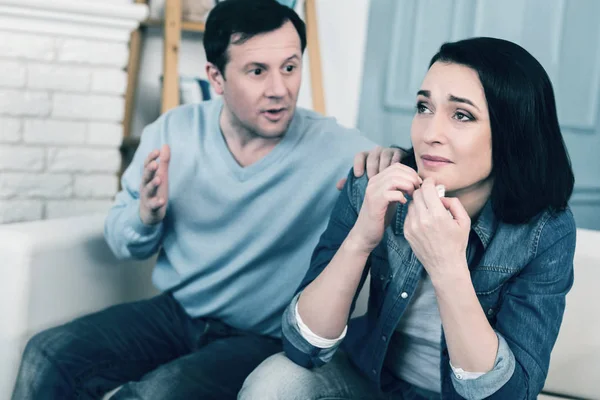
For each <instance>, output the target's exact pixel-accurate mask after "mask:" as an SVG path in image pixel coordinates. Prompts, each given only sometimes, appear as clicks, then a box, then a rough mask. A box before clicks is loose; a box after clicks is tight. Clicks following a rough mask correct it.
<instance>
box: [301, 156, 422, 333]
mask: <svg viewBox="0 0 600 400" xmlns="http://www.w3.org/2000/svg"><path fill="white" fill-rule="evenodd" d="M420 182H421V180H420V178H419V176H418V175H417V173H416V172H415V171H414V170H413V169H412V168H409V167H407V166H405V165H402V164H394V165H392V166H390V167H389V168H387V169H385V170H384V171H383V172H381V173H379V174H378V175H376V176H375V177H373V178H372V179H371V180H370V181H369V183H368V185H367V188H366V191H365V196H364V199H363V202H362V206H361V207H360V213H359V214H358V217H357V219H356V223H355V224H354V226H353V227H352V229H351V230H350V232H349V233H348V235H347V237H346V238H345V239H344V241H343V242H342V244H341V246H340V248H339V250H338V251H337V252H336V254H335V256H334V257H333V258H332V259H331V261H330V262H329V263H328V265H327V267H326V268H325V269H324V270H323V272H322V273H321V274H320V275H319V276H318V277H317V278H316V279H315V280H314V281H313V282H312V283H310V284H309V285H308V286H307V287H306V288H305V289H304V291H303V292H302V294H301V295H300V298H299V302H298V312H299V314H300V316H301V318H302V321H303V322H304V323H305V324H306V326H307V327H308V328H309V329H310V330H311V331H312V332H313V333H315V334H316V335H318V336H320V337H323V338H325V339H334V338H337V337H339V336H340V334H341V333H342V331H343V330H344V327H345V326H346V323H347V322H348V316H349V315H350V308H351V305H352V301H353V299H354V296H355V295H356V292H357V289H358V286H359V283H360V280H361V276H362V275H363V271H364V268H365V264H366V262H367V258H368V257H369V255H370V254H371V251H373V249H374V248H375V247H377V245H378V244H379V242H380V241H381V239H382V238H383V234H384V231H385V228H386V226H387V225H388V224H389V221H390V220H391V218H392V216H393V215H394V213H395V210H396V207H395V205H396V204H397V203H398V202H401V203H406V198H405V197H404V194H403V192H404V193H408V194H412V193H413V192H414V190H415V189H416V188H417V187H419V185H420Z"/></svg>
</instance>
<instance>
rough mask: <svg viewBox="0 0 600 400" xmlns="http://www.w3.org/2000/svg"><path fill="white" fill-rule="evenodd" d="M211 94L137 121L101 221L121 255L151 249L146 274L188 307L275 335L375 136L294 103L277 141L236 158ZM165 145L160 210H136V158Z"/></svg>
mask: <svg viewBox="0 0 600 400" xmlns="http://www.w3.org/2000/svg"><path fill="white" fill-rule="evenodd" d="M221 108H222V101H221V100H219V99H217V100H213V101H210V102H204V103H201V104H194V105H186V106H182V107H178V108H176V109H175V110H173V111H171V112H169V113H167V114H165V115H163V116H162V117H160V118H159V119H158V120H157V121H156V122H154V123H153V124H151V125H149V126H148V127H146V129H145V130H144V132H143V134H142V140H141V143H140V146H139V148H138V150H137V152H136V154H135V157H134V159H133V161H132V163H131V165H130V166H129V168H128V169H127V171H125V174H124V175H123V179H122V187H123V190H122V191H121V192H120V193H119V194H117V197H116V201H115V204H114V206H113V207H112V209H111V210H110V213H109V215H108V217H107V219H106V224H105V236H106V240H107V241H108V243H109V245H110V247H111V249H112V250H113V252H114V253H115V254H116V255H117V256H118V257H120V258H137V259H144V258H148V257H150V256H151V255H153V254H155V253H156V252H159V254H158V262H157V264H156V267H155V270H154V273H153V282H154V284H155V285H156V287H157V288H158V289H160V290H162V291H172V292H173V295H174V297H175V298H176V299H177V301H179V303H180V304H181V305H182V306H183V307H184V309H185V310H186V312H187V313H188V314H189V315H190V316H191V317H206V318H214V319H219V320H221V321H223V322H224V323H226V324H228V325H230V326H233V327H235V328H238V329H243V330H246V331H251V332H255V333H259V334H265V335H269V336H274V337H279V336H280V326H281V315H282V314H283V311H284V309H285V307H286V306H287V305H288V304H289V303H290V300H291V299H292V296H293V294H294V292H295V290H296V289H297V287H298V285H299V284H300V281H301V280H302V278H303V277H304V274H305V272H306V270H307V269H308V266H309V264H310V257H311V255H312V251H313V248H314V247H315V245H316V244H317V242H318V239H319V236H320V234H321V233H322V232H323V231H324V230H325V226H326V224H327V222H328V220H329V214H330V212H331V210H332V209H333V205H334V203H335V201H336V199H337V197H338V190H337V189H336V187H335V184H336V182H337V181H338V180H339V179H341V178H344V177H345V176H346V175H347V173H348V170H349V169H350V168H351V167H352V161H353V158H354V155H355V154H356V153H357V152H359V151H364V150H369V149H371V148H373V147H374V146H375V145H374V144H373V143H372V142H370V141H368V140H367V139H366V138H364V137H362V136H360V135H359V134H358V131H356V130H350V129H346V128H343V127H341V126H340V125H338V124H337V123H336V122H335V120H334V119H332V118H324V117H322V116H320V115H318V114H316V113H314V112H312V111H308V110H304V109H298V110H297V111H296V115H295V117H294V119H293V121H292V123H291V125H290V128H289V129H288V131H287V133H286V134H285V136H284V138H283V139H282V140H281V142H280V143H279V144H278V145H277V146H276V147H275V148H274V149H273V150H272V151H271V152H270V153H269V154H267V155H266V156H265V157H264V158H262V159H261V160H259V161H258V162H256V163H254V164H252V165H250V166H248V167H245V168H243V167H240V166H239V165H238V164H237V162H236V161H235V159H234V158H233V157H232V155H231V153H230V152H229V149H228V147H227V145H226V142H225V140H224V138H223V136H222V134H221V130H220V128H219V123H218V121H219V114H220V111H221ZM165 143H166V144H168V145H169V146H170V147H171V162H170V165H169V204H168V208H167V215H166V218H165V220H164V221H163V222H162V223H160V224H158V225H155V226H145V225H144V224H143V223H142V222H141V220H140V217H139V187H140V181H141V174H142V169H143V163H144V159H145V158H146V157H147V155H148V154H149V153H150V151H152V150H153V149H158V148H160V147H161V145H162V144H165Z"/></svg>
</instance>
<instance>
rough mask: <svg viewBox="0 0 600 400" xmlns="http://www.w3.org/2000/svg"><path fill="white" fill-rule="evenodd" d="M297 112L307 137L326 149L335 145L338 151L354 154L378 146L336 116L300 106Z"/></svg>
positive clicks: (300, 124)
mask: <svg viewBox="0 0 600 400" xmlns="http://www.w3.org/2000/svg"><path fill="white" fill-rule="evenodd" d="M296 113H297V118H298V119H299V122H300V123H299V124H298V126H300V127H302V128H301V129H303V130H304V131H305V138H306V139H307V140H308V141H310V142H317V143H318V144H319V145H320V146H323V148H324V149H329V148H330V147H333V148H335V149H337V151H338V152H341V153H346V152H351V153H352V154H354V153H356V152H359V151H365V150H369V149H372V148H373V147H375V146H376V145H375V143H373V142H372V141H371V140H369V139H368V138H367V137H365V136H364V135H363V134H362V133H361V132H360V131H359V130H358V129H356V128H350V127H346V126H343V125H341V124H340V123H339V122H338V121H337V120H336V119H335V118H334V117H329V116H323V115H321V114H319V113H317V112H315V111H312V110H308V109H305V108H298V109H297V111H296Z"/></svg>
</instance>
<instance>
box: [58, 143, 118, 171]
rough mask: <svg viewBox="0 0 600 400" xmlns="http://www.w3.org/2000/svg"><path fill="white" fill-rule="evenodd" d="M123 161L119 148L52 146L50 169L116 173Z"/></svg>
mask: <svg viewBox="0 0 600 400" xmlns="http://www.w3.org/2000/svg"><path fill="white" fill-rule="evenodd" d="M120 163H121V155H120V153H119V151H118V150H117V149H84V148H72V147H69V148H50V149H48V171H52V172H106V173H109V174H110V173H115V172H116V171H118V169H119V167H120Z"/></svg>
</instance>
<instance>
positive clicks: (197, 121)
mask: <svg viewBox="0 0 600 400" xmlns="http://www.w3.org/2000/svg"><path fill="white" fill-rule="evenodd" d="M221 106H222V101H221V100H220V99H214V100H208V101H203V102H201V103H194V104H184V105H181V106H178V107H175V108H173V109H171V110H169V111H167V112H166V113H164V114H162V115H161V116H160V117H158V118H157V119H156V121H154V122H153V123H151V124H150V125H148V126H147V127H146V129H145V130H146V131H150V132H152V131H154V132H156V133H159V136H161V137H162V139H163V140H164V141H166V142H167V143H168V142H170V141H172V140H173V139H174V138H176V139H177V140H181V139H183V138H184V137H185V136H189V135H191V136H197V135H198V134H201V133H202V132H204V131H206V130H207V129H209V127H210V126H212V125H213V124H215V123H216V122H215V121H217V120H218V117H219V112H220V110H221ZM151 135H152V136H154V134H151Z"/></svg>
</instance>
